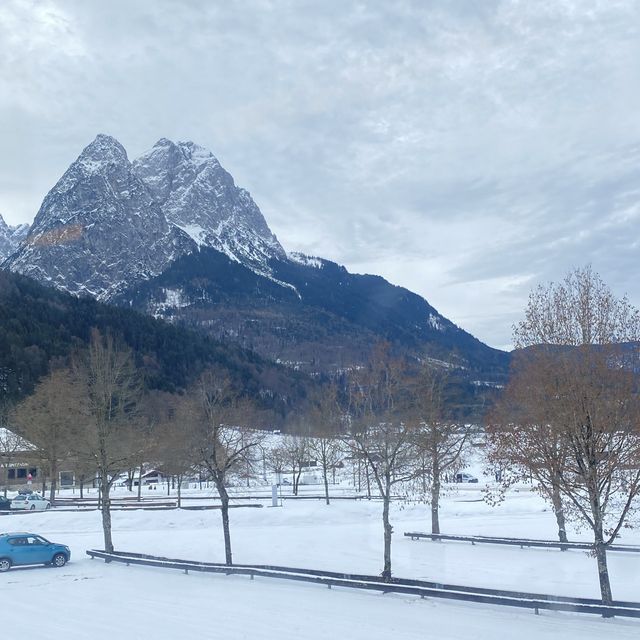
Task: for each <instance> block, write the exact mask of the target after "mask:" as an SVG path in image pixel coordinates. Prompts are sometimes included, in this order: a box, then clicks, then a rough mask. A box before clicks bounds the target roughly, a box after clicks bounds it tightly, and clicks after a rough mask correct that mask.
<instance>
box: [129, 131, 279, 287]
mask: <svg viewBox="0 0 640 640" xmlns="http://www.w3.org/2000/svg"><path fill="white" fill-rule="evenodd" d="M133 170H134V172H135V174H136V175H137V176H138V177H139V178H140V179H141V180H142V181H143V182H144V183H145V184H146V185H147V187H148V189H149V190H150V192H151V193H152V194H153V197H154V198H155V200H156V201H157V202H158V203H159V204H160V206H161V207H162V211H163V212H164V214H165V216H166V218H167V220H168V221H169V222H170V223H171V224H173V225H175V226H176V227H178V228H179V229H181V230H182V231H184V232H185V233H186V234H188V235H189V236H190V237H191V238H193V239H194V240H195V242H196V243H197V244H198V245H199V246H208V247H212V248H214V249H218V250H219V251H222V252H223V253H225V254H226V255H228V256H229V257H230V258H232V259H233V260H235V261H237V262H241V263H243V264H245V265H247V266H249V267H250V268H251V269H253V270H255V271H256V272H259V273H262V274H266V275H268V274H269V273H270V267H269V265H268V262H269V260H271V259H272V258H278V259H283V258H284V257H285V252H284V250H283V248H282V247H281V246H280V243H279V242H278V239H277V238H276V236H275V235H274V234H273V233H272V232H271V230H270V229H269V227H268V225H267V223H266V221H265V219H264V217H263V215H262V213H261V212H260V209H259V208H258V206H257V205H256V204H255V202H254V201H253V199H252V198H251V196H250V195H249V192H248V191H245V190H244V189H241V188H239V187H237V186H236V184H235V182H234V180H233V178H232V176H231V175H230V174H229V173H228V172H227V171H225V170H224V168H223V167H222V166H221V165H220V163H219V162H218V160H217V158H216V157H215V156H214V155H213V154H212V153H211V152H210V151H209V150H208V149H205V148H204V147H201V146H199V145H197V144H195V143H194V142H191V141H182V142H178V143H174V142H172V141H171V140H167V139H166V138H162V139H161V140H159V141H158V142H157V143H156V144H155V145H154V146H153V147H152V149H150V150H149V151H147V152H146V153H144V154H143V155H141V156H140V157H139V158H137V159H136V160H135V161H134V162H133Z"/></svg>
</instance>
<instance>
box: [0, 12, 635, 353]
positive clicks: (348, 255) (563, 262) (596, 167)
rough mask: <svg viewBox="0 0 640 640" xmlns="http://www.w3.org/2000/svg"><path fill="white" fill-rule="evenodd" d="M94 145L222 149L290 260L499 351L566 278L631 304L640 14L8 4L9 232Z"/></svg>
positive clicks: (2, 114) (2, 58)
mask: <svg viewBox="0 0 640 640" xmlns="http://www.w3.org/2000/svg"><path fill="white" fill-rule="evenodd" d="M99 132H102V133H108V134H110V135H113V136H115V137H116V138H118V139H119V140H120V142H122V144H123V145H124V146H125V147H126V148H127V150H128V152H129V156H130V158H134V157H135V156H137V155H139V154H140V153H141V152H143V151H145V150H146V149H147V148H149V147H151V146H152V145H153V144H154V143H155V142H156V140H157V139H159V138H161V137H167V138H171V139H173V140H186V139H191V140H194V141H195V142H197V143H199V144H201V145H203V146H205V147H207V148H209V149H210V150H211V151H213V153H214V154H215V155H216V156H217V157H218V159H219V160H220V162H221V163H222V164H223V166H224V167H225V168H226V169H227V170H228V171H229V172H230V173H231V174H232V175H233V176H234V177H235V180H236V183H237V184H239V185H240V186H243V187H245V188H247V189H248V190H249V191H250V192H251V194H252V196H253V197H254V199H255V200H256V202H257V203H258V205H259V206H260V208H261V209H262V211H263V213H264V215H265V217H266V219H267V222H268V223H269V225H270V227H271V228H272V230H273V231H274V232H275V233H276V234H277V235H278V238H279V239H280V241H281V243H282V244H283V246H284V247H285V248H286V249H287V250H289V251H293V250H299V251H304V252H305V253H310V254H313V255H320V256H322V257H326V258H329V259H332V260H336V261H338V262H340V263H342V264H344V265H346V266H347V267H348V268H349V269H350V270H351V271H354V272H366V273H376V274H380V275H383V276H385V277H386V278H387V279H389V280H390V281H391V282H393V283H395V284H399V285H402V286H405V287H408V288H409V289H412V290H413V291H415V292H417V293H420V294H421V295H423V296H424V297H425V298H426V299H427V300H428V301H429V302H430V303H431V304H432V305H434V306H435V307H436V308H437V309H438V310H439V311H440V312H441V313H443V314H444V315H445V316H447V317H449V318H450V319H451V320H453V321H454V322H456V323H457V324H458V325H460V326H462V327H463V328H464V329H466V330H468V331H470V332H471V333H473V334H474V335H476V336H477V337H479V338H480V339H482V340H483V341H485V342H487V343H489V344H490V345H492V346H496V347H503V348H507V347H509V345H510V343H511V327H512V324H513V323H514V322H515V321H517V320H518V319H519V318H520V317H521V314H522V310H523V308H524V305H525V303H526V298H527V295H528V292H529V291H530V289H531V288H532V287H533V286H534V285H536V284H537V283H539V282H546V281H549V280H557V279H560V278H561V277H562V276H563V275H564V274H565V272H566V271H567V270H568V269H569V268H571V267H572V266H579V265H585V264H587V263H591V264H592V266H593V268H594V270H596V271H598V272H599V273H600V274H601V275H602V277H603V279H604V280H605V281H606V282H607V283H608V284H610V285H611V287H612V288H613V289H614V291H615V292H616V293H617V294H620V295H622V294H623V293H628V294H629V297H630V299H631V301H632V302H633V303H634V304H636V305H638V306H640V278H638V257H639V241H640V0H639V1H637V2H636V1H617V0H602V1H601V2H597V1H595V0H594V1H586V0H584V1H581V0H571V1H569V0H567V1H563V0H551V1H549V2H545V1H542V0H535V1H534V0H522V1H497V0H496V1H493V0H480V1H479V0H469V1H463V0H460V1H456V0H450V1H448V2H447V1H444V0H441V1H433V2H428V1H426V0H416V1H415V2H409V1H406V2H394V1H392V0H380V1H379V2H374V1H370V2H356V1H345V0H337V1H332V0H317V1H306V0H241V1H238V2H232V1H230V0H221V1H219V2H216V1H214V0H202V1H196V0H184V1H182V2H178V1H177V0H174V1H171V0H137V1H135V2H133V1H131V0H109V2H98V1H97V0H96V1H90V0H89V1H88V0H38V1H36V0H33V1H27V0H23V1H18V0H16V1H13V0H3V1H2V2H1V3H0V140H1V141H2V153H0V213H2V215H3V216H4V217H5V219H6V220H7V221H8V222H9V223H14V224H15V223H18V222H31V221H32V220H33V217H34V215H35V213H36V212H37V210H38V207H39V205H40V203H41V201H42V199H43V197H44V196H45V194H46V192H47V191H48V190H49V189H50V188H51V187H52V186H53V185H54V184H55V182H56V181H57V179H58V178H59V177H60V176H61V175H62V173H63V172H64V171H65V169H66V168H67V166H68V165H69V164H70V163H71V162H72V161H73V160H74V159H75V158H76V156H77V155H78V154H79V153H80V151H81V150H82V148H83V147H84V146H86V145H87V144H88V143H89V142H90V141H91V140H92V139H93V138H94V137H95V135H96V134H97V133H99Z"/></svg>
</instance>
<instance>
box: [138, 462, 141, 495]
mask: <svg viewBox="0 0 640 640" xmlns="http://www.w3.org/2000/svg"><path fill="white" fill-rule="evenodd" d="M140 500H142V465H140V471H138V502H140Z"/></svg>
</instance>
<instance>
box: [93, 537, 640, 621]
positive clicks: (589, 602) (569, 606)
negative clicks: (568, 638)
mask: <svg viewBox="0 0 640 640" xmlns="http://www.w3.org/2000/svg"><path fill="white" fill-rule="evenodd" d="M86 553H87V555H88V556H90V557H91V558H92V559H94V558H101V559H103V560H104V561H105V562H121V563H124V564H126V565H131V564H136V565H143V566H151V567H162V568H165V569H177V570H180V571H184V572H185V573H189V571H199V572H205V573H221V574H225V575H248V576H250V577H251V579H252V580H253V579H254V578H255V577H265V578H279V579H284V580H296V581H301V582H312V583H316V584H323V585H326V586H327V587H329V588H331V587H334V586H336V587H348V588H353V589H366V590H372V591H382V592H383V593H402V594H407V595H415V596H420V597H421V598H425V597H432V598H444V599H448V600H461V601H465V602H476V603H482V604H491V605H503V606H510V607H519V608H523V609H531V610H534V611H535V612H536V613H539V611H540V610H541V609H543V610H550V611H567V612H572V613H590V614H596V615H601V616H603V617H607V618H610V617H614V616H624V617H630V618H640V603H639V602H625V601H614V603H613V605H612V606H603V605H602V603H601V602H600V601H599V600H595V599H592V598H570V597H566V596H552V595H544V594H536V593H525V592H518V591H504V590H499V589H485V588H481V587H467V586H460V585H448V584H440V583H437V582H426V581H423V580H408V579H403V578H393V579H392V580H391V581H390V582H385V581H383V580H382V579H381V578H380V577H379V576H368V575H360V574H348V573H338V572H334V571H316V570H313V569H299V568H293V567H278V566H270V565H231V566H229V565H224V564H219V563H211V562H193V561H189V560H177V559H172V558H163V557H159V556H151V555H146V554H141V553H128V552H122V551H116V552H113V553H107V552H106V551H102V550H98V549H89V550H87V552H86Z"/></svg>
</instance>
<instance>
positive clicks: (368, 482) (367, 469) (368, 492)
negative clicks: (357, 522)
mask: <svg viewBox="0 0 640 640" xmlns="http://www.w3.org/2000/svg"><path fill="white" fill-rule="evenodd" d="M364 473H365V477H366V478H367V499H368V500H371V478H370V477H369V465H367V466H366V467H365V468H364Z"/></svg>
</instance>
